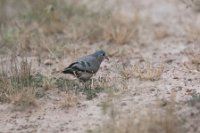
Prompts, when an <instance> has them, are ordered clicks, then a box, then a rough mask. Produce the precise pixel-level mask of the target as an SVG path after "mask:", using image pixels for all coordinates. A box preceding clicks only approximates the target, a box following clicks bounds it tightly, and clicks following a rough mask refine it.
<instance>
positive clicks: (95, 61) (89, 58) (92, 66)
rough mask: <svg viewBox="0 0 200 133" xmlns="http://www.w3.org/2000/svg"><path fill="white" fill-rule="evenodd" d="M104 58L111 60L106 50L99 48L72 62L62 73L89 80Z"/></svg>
mask: <svg viewBox="0 0 200 133" xmlns="http://www.w3.org/2000/svg"><path fill="white" fill-rule="evenodd" d="M104 59H107V60H109V58H108V56H107V55H106V52H105V51H103V50H98V51H96V52H94V53H93V54H90V55H86V56H83V57H81V58H79V59H77V60H76V61H75V62H73V63H71V64H70V65H69V66H68V67H67V68H65V69H64V70H63V71H62V73H64V74H71V75H73V76H74V77H76V78H78V79H79V80H81V81H84V82H85V81H88V80H90V79H91V77H92V76H93V75H94V74H95V73H97V71H98V70H99V68H100V65H101V63H102V62H103V60H104Z"/></svg>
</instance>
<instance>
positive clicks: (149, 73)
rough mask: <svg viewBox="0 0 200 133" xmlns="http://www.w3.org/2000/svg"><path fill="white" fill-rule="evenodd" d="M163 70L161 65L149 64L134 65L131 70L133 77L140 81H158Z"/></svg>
mask: <svg viewBox="0 0 200 133" xmlns="http://www.w3.org/2000/svg"><path fill="white" fill-rule="evenodd" d="M163 70H164V66H163V65H161V64H160V65H157V66H156V65H154V64H151V63H150V62H144V63H141V64H136V65H135V66H134V68H133V75H134V77H136V78H139V79H142V80H159V79H160V78H161V76H162V73H163Z"/></svg>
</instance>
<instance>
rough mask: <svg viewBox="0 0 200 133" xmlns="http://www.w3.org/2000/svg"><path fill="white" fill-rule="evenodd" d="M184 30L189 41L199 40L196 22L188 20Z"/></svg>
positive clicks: (199, 30)
mask: <svg viewBox="0 0 200 133" xmlns="http://www.w3.org/2000/svg"><path fill="white" fill-rule="evenodd" d="M185 30H186V33H187V34H186V37H187V39H188V40H189V41H190V42H197V43H198V42H199V41H200V39H199V36H200V28H199V26H198V23H194V22H190V23H189V24H187V25H186V26H185Z"/></svg>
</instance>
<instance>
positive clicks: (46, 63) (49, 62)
mask: <svg viewBox="0 0 200 133" xmlns="http://www.w3.org/2000/svg"><path fill="white" fill-rule="evenodd" d="M44 64H45V65H47V66H51V65H53V61H52V60H50V59H47V60H45V61H44Z"/></svg>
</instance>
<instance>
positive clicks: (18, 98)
mask: <svg viewBox="0 0 200 133" xmlns="http://www.w3.org/2000/svg"><path fill="white" fill-rule="evenodd" d="M5 66H6V64H4V65H2V67H1V68H2V69H1V70H2V72H1V75H0V85H1V90H0V100H1V102H12V103H13V104H14V105H16V106H20V107H22V108H26V107H28V106H33V105H34V106H35V105H36V100H35V98H36V93H37V90H36V88H38V87H40V86H42V84H43V83H42V77H33V76H32V66H31V62H28V60H27V59H22V60H21V61H19V60H17V58H15V59H13V60H12V61H11V67H10V68H7V67H5Z"/></svg>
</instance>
